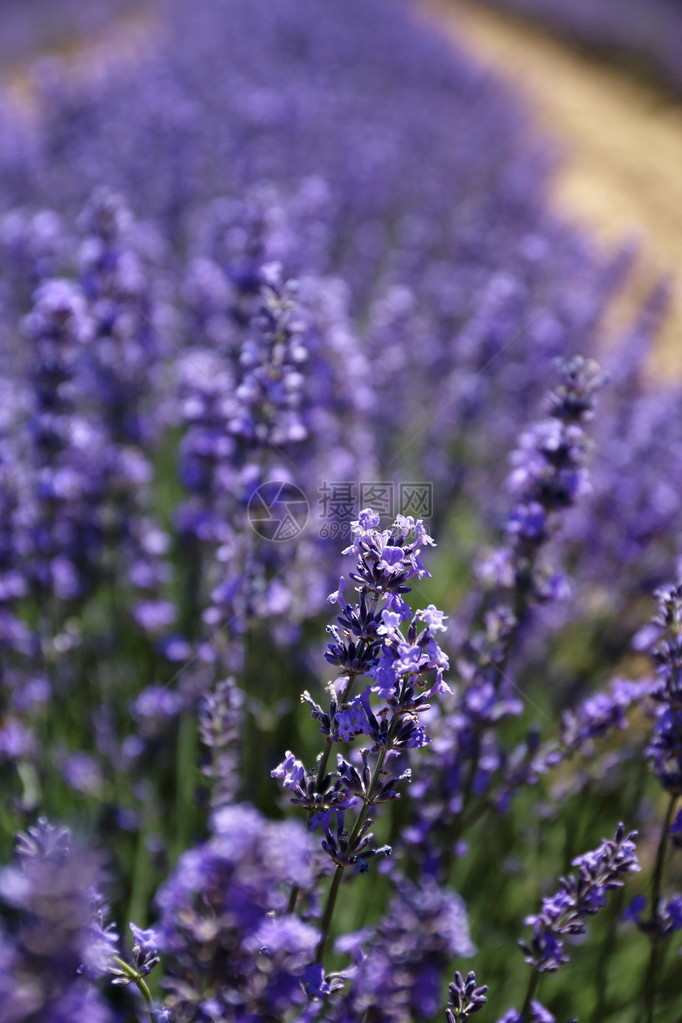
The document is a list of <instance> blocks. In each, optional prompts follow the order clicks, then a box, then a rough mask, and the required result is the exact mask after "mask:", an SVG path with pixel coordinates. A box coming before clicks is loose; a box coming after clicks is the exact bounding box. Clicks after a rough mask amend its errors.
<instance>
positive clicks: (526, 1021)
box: [519, 970, 540, 1023]
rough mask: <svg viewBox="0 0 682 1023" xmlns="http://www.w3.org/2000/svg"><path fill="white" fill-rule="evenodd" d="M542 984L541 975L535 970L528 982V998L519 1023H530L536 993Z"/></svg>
mask: <svg viewBox="0 0 682 1023" xmlns="http://www.w3.org/2000/svg"><path fill="white" fill-rule="evenodd" d="M539 983H540V974H539V973H538V971H537V970H533V972H532V973H531V975H530V980H529V981H528V990H527V991H526V997H525V1000H524V1003H523V1007H522V1009H521V1015H520V1017H519V1023H530V1013H531V1007H532V1002H533V999H534V998H535V993H536V991H537V989H538V984H539Z"/></svg>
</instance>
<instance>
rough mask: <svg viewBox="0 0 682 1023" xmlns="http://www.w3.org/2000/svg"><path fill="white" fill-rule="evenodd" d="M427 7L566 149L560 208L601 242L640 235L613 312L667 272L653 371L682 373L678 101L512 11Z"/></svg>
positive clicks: (449, 1) (437, 0) (443, 1)
mask: <svg viewBox="0 0 682 1023" xmlns="http://www.w3.org/2000/svg"><path fill="white" fill-rule="evenodd" d="M427 9H429V10H430V11H432V12H433V14H434V15H435V16H436V17H438V18H439V19H440V21H441V23H443V24H444V25H446V26H448V27H450V28H451V29H452V30H453V32H456V33H457V35H458V36H459V37H460V38H462V39H463V40H464V41H465V42H466V43H468V45H469V46H470V48H471V49H472V50H473V51H474V52H475V53H477V54H478V55H479V57H481V58H482V59H483V60H485V61H486V62H488V63H490V64H492V65H493V66H494V67H495V68H496V69H498V70H499V71H501V72H502V73H504V74H505V75H506V76H507V77H508V78H509V79H510V80H511V81H513V82H514V83H515V84H516V85H517V87H520V88H521V90H522V91H523V92H524V93H525V94H526V96H527V99H528V101H529V102H530V104H531V106H532V108H533V109H534V110H535V112H536V115H537V117H538V120H539V122H540V123H541V124H542V125H543V126H544V127H545V128H546V129H547V130H548V131H549V132H550V133H551V134H552V135H553V136H554V137H555V138H556V139H557V140H558V141H559V143H560V145H561V146H562V147H565V150H566V162H565V165H564V166H563V168H562V170H561V171H560V173H559V174H558V175H557V178H556V181H555V183H554V199H555V201H556V203H557V204H558V206H559V207H560V208H561V209H562V210H565V211H566V212H567V213H569V214H570V216H571V217H572V218H573V219H577V220H578V221H579V222H581V223H583V224H586V225H587V226H589V227H590V228H591V229H592V230H593V231H594V232H596V234H597V236H598V237H600V238H602V239H603V240H605V241H607V242H613V241H618V240H621V239H622V238H623V237H626V236H630V237H632V236H633V235H634V236H638V237H640V238H642V240H643V242H644V251H643V254H642V257H641V258H640V261H639V265H638V267H637V269H636V271H635V273H634V275H633V281H632V286H631V288H630V290H629V294H628V297H627V299H626V300H625V301H624V302H623V305H622V308H620V309H618V310H617V311H616V320H620V319H622V317H623V316H625V315H627V312H628V309H629V308H631V307H632V304H633V303H634V302H635V301H636V300H637V297H638V296H639V295H641V294H642V293H643V292H644V290H645V289H646V287H647V285H648V284H649V283H650V282H651V281H652V280H654V279H655V278H656V276H657V275H658V274H661V273H664V274H667V275H670V276H671V277H672V278H673V282H674V288H675V291H676V298H675V300H674V305H673V310H672V312H671V315H670V317H669V320H668V323H667V326H666V328H665V330H664V333H663V335H662V337H661V340H660V345H659V348H658V352H657V356H656V369H657V371H659V372H662V373H665V374H667V373H676V374H677V375H682V101H680V100H678V99H675V98H674V97H672V96H671V95H670V94H669V93H667V92H665V91H663V90H662V89H657V88H656V87H654V86H649V85H647V84H643V83H642V82H641V81H640V80H638V79H635V78H631V77H630V76H629V74H628V73H627V72H626V71H624V70H621V69H618V68H615V67H611V66H609V65H607V64H604V63H602V62H600V61H599V60H597V59H593V58H591V57H590V56H588V55H585V54H583V53H582V52H579V51H577V50H576V49H574V48H573V47H571V46H570V45H565V44H563V43H562V42H561V41H560V40H558V39H555V38H553V37H552V36H551V35H549V34H547V33H546V32H543V31H541V30H535V29H534V28H532V27H530V26H528V25H526V24H524V23H521V22H520V21H518V20H516V19H514V18H511V17H508V16H505V15H502V14H499V13H497V12H492V11H489V10H487V9H485V8H482V7H480V6H474V5H472V4H468V3H461V2H458V0H427Z"/></svg>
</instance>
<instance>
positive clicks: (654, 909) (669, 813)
mask: <svg viewBox="0 0 682 1023" xmlns="http://www.w3.org/2000/svg"><path fill="white" fill-rule="evenodd" d="M676 802H677V794H676V793H674V794H673V795H672V796H671V797H670V799H669V801H668V809H667V810H666V814H665V819H664V821H663V828H662V830H661V837H660V839H659V842H658V849H657V851H656V862H655V864H654V872H653V874H652V877H651V924H652V928H651V952H650V955H649V966H648V969H647V981H646V986H645V989H644V997H645V999H646V1003H645V1004H646V1011H647V1023H653V1019H654V1015H655V1012H656V987H657V983H658V970H659V966H660V962H661V943H660V938H659V936H658V935H657V933H656V923H657V920H658V904H659V902H660V899H661V886H662V883H663V867H664V866H665V854H666V852H667V850H668V834H669V832H670V823H671V821H672V818H673V813H674V812H675V803H676Z"/></svg>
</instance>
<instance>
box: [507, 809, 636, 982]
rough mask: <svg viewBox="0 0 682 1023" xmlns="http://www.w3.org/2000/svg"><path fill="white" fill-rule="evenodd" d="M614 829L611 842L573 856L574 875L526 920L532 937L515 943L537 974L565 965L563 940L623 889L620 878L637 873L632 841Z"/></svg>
mask: <svg viewBox="0 0 682 1023" xmlns="http://www.w3.org/2000/svg"><path fill="white" fill-rule="evenodd" d="M635 837H636V832H634V831H633V832H630V833H629V834H627V835H626V833H625V830H624V828H623V825H622V824H619V825H618V828H617V829H616V832H615V835H614V837H613V839H604V841H603V842H602V843H601V845H600V846H599V847H598V848H597V849H595V850H593V851H592V852H588V853H584V854H583V855H582V856H577V857H576V858H575V859H574V860H573V861H572V862H573V866H574V867H578V868H579V869H578V874H577V875H574V874H571V875H569V876H568V877H562V878H560V887H559V890H558V891H557V892H556V893H555V894H554V895H551V896H549V897H547V898H545V899H543V901H542V909H541V911H540V913H538V914H537V915H535V916H529V917H527V918H526V923H527V924H530V925H531V926H532V927H533V930H534V935H533V937H532V939H530V941H529V942H519V944H520V947H521V948H522V950H523V951H524V952H525V955H526V962H527V963H529V964H530V965H531V966H532V967H533V969H534V970H535V971H537V972H538V973H549V972H552V971H554V970H558V969H559V967H560V966H561V965H562V963H566V962H568V957H567V956H566V955H565V954H564V940H563V939H564V937H565V936H566V935H576V934H584V933H585V924H584V920H585V917H587V916H592V915H594V914H595V913H597V912H598V911H599V910H600V909H602V908H603V906H604V905H605V904H606V893H607V892H608V891H611V890H613V889H614V888H621V887H622V886H623V881H622V878H623V877H625V876H627V875H628V874H633V873H635V872H636V871H638V870H639V869H640V866H639V863H638V861H637V856H636V852H635V844H634V841H633V839H634V838H635Z"/></svg>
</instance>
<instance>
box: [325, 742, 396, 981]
mask: <svg viewBox="0 0 682 1023" xmlns="http://www.w3.org/2000/svg"><path fill="white" fill-rule="evenodd" d="M386 753H387V750H385V749H382V751H381V753H380V754H379V756H378V758H377V762H376V765H375V767H374V774H373V775H372V781H371V782H370V786H369V790H368V792H367V795H366V796H365V801H364V805H363V807H362V809H361V810H360V813H359V814H358V815H357V817H356V819H355V824H354V825H353V830H352V831H351V833H350V837H349V839H348V848H349V849H352V848H353V844H354V842H355V839H356V838H357V837H358V835H359V834H360V830H361V829H362V826H363V824H364V823H365V821H366V820H367V814H368V813H369V809H370V807H371V805H372V800H373V799H374V793H375V789H376V787H377V783H378V781H379V776H380V774H381V770H382V768H383V766H384V761H385V759H386ZM344 869H345V868H344V865H343V864H341V863H337V865H336V870H335V872H334V876H333V878H332V883H331V886H330V888H329V895H328V896H327V902H326V905H325V907H324V913H323V914H322V922H321V924H320V931H321V934H320V940H319V942H318V945H317V949H316V950H315V962H316V963H322V964H323V965H324V962H323V960H324V953H325V950H326V947H327V942H328V940H329V932H330V930H331V923H332V918H333V916H334V909H335V906H336V897H337V895H338V894H339V888H340V886H341V880H342V878H343V871H344Z"/></svg>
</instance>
